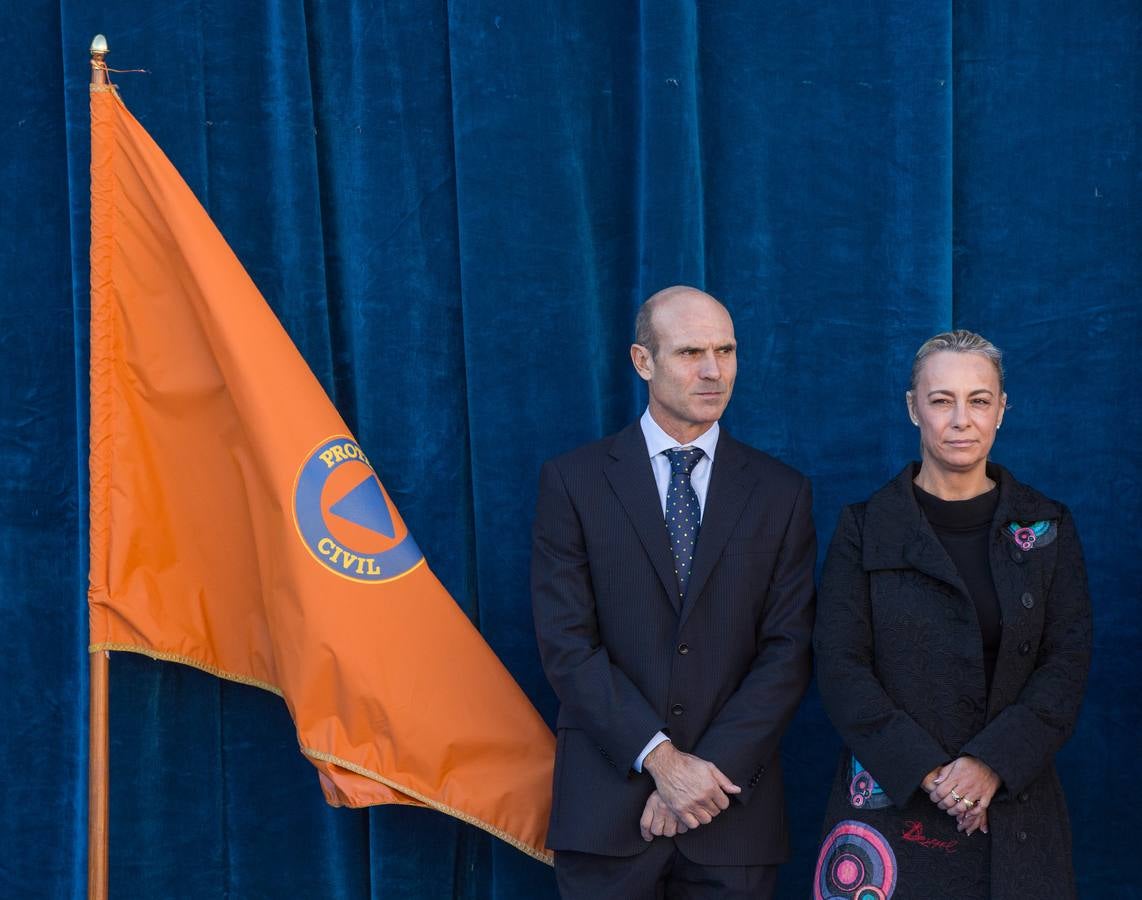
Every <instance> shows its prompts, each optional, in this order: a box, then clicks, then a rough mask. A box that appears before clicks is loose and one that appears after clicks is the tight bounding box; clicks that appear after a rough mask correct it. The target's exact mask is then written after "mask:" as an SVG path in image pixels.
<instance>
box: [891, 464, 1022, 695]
mask: <svg viewBox="0 0 1142 900" xmlns="http://www.w3.org/2000/svg"><path fill="white" fill-rule="evenodd" d="M912 487H913V490H914V491H915V493H916V502H917V503H919V504H920V509H921V510H922V511H923V513H924V517H925V518H926V519H927V520H928V523H929V524H930V525H931V526H932V530H933V531H935V532H936V537H938V538H939V539H940V543H941V544H943V546H944V549H945V550H946V551H947V553H948V556H950V557H951V558H952V562H953V563H955V565H956V571H957V572H959V575H960V578H962V579H963V582H964V585H965V586H966V587H967V589H968V594H969V595H970V596H971V599H972V602H973V603H974V604H975V613H976V617H977V618H978V619H979V630H980V636H981V638H982V639H983V666H984V672H985V673H986V675H987V690H988V693H989V694H990V692H991V678H992V676H993V675H994V674H995V660H996V657H997V656H998V654H999V640H1000V636H1001V634H1002V627H1001V625H1000V614H999V596H998V595H997V594H996V593H995V582H994V581H992V578H991V562H990V560H989V557H988V542H989V540H990V537H991V522H992V519H993V518H994V516H995V508H996V506H997V505H998V504H999V490H998V488H992V489H991V490H990V491H987V492H986V493H983V494H980V495H979V496H978V497H972V498H971V499H970V500H941V499H940V498H939V497H937V496H935V495H933V494H929V493H928V492H927V491H925V490H923V489H921V488H920V487H917V486H916V485H915V484H913V485H912Z"/></svg>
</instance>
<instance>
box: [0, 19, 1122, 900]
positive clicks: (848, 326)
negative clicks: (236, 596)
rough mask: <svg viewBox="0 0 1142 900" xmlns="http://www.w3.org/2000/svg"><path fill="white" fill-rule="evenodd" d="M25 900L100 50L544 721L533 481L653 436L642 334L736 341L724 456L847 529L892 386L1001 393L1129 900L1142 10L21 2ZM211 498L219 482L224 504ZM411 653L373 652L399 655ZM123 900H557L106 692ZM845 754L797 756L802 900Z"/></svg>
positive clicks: (19, 823)
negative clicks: (943, 344)
mask: <svg viewBox="0 0 1142 900" xmlns="http://www.w3.org/2000/svg"><path fill="white" fill-rule="evenodd" d="M0 10H3V12H4V13H6V15H4V16H3V17H0V21H4V22H5V23H6V25H5V31H6V34H7V36H8V37H7V39H6V40H5V42H4V46H5V54H6V57H7V62H8V65H7V66H6V80H7V83H8V85H9V89H8V99H7V100H6V101H5V102H4V104H3V105H2V109H0V138H2V140H3V146H4V152H3V153H2V154H0V178H2V184H3V191H4V199H3V202H2V207H0V208H2V210H3V215H2V217H0V234H2V236H3V241H2V249H0V284H3V286H4V290H3V295H2V300H0V317H2V318H0V323H2V325H0V348H2V351H3V352H0V373H2V377H0V399H2V406H0V510H2V517H0V611H2V614H3V617H2V619H0V621H2V622H3V625H4V638H5V652H4V654H3V656H2V657H0V684H2V685H3V687H2V690H0V698H2V699H0V702H2V704H3V705H2V707H0V713H2V717H3V718H2V721H3V723H4V727H3V732H2V737H0V762H2V764H3V770H4V772H5V778H4V781H5V785H4V788H3V792H2V796H3V798H4V802H3V807H2V813H3V814H2V815H0V847H3V851H2V853H0V895H3V896H5V897H73V896H81V895H82V893H83V886H84V853H85V837H84V823H85V816H86V799H85V767H86V728H87V715H86V694H87V659H86V652H85V648H86V610H85V606H84V592H85V583H86V556H85V553H86V551H85V546H86V489H87V486H86V468H85V467H86V427H87V422H86V404H87V399H86V329H87V324H86V316H87V308H88V300H87V259H86V254H87V234H88V231H87V227H88V226H87V222H88V194H87V190H88V188H87V165H88V114H87V87H86V84H87V80H88V70H87V64H86V59H87V57H86V51H87V47H88V44H89V42H90V40H91V38H92V36H93V35H94V34H95V33H96V32H103V33H105V34H107V36H108V38H109V40H110V43H111V48H112V54H111V56H110V57H109V60H108V62H109V63H110V64H111V65H112V66H113V67H116V68H122V69H134V68H141V69H145V70H146V72H145V73H143V74H122V75H117V76H114V77H115V80H116V81H117V83H118V84H119V85H120V87H121V92H122V95H123V97H124V99H125V100H126V102H127V104H128V106H129V107H130V108H131V109H132V111H133V112H134V114H135V115H136V116H137V117H138V118H139V119H140V120H141V121H142V123H143V124H144V126H145V127H146V128H147V129H148V130H149V131H150V133H151V134H152V135H153V136H154V137H155V139H156V140H157V141H158V142H159V144H160V145H161V146H162V147H163V148H164V149H165V150H166V152H167V154H168V155H169V156H170V158H171V159H172V161H173V162H174V163H175V165H176V166H178V167H179V169H180V170H181V171H182V173H183V175H184V176H185V177H186V179H187V181H188V182H189V183H190V185H191V186H192V188H194V190H195V191H196V192H197V194H198V195H199V197H200V198H201V199H202V201H203V202H204V204H205V205H206V206H207V208H208V209H209V211H210V213H211V215H212V216H213V217H214V220H215V221H216V223H217V224H218V226H219V227H220V228H221V230H222V232H223V233H224V234H225V235H226V236H227V238H228V239H229V241H230V242H231V244H232V246H233V247H234V249H235V251H236V252H237V254H238V256H239V257H240V258H241V259H242V260H243V261H244V263H245V265H246V266H247V268H248V269H249V271H250V273H251V275H252V276H253V278H254V280H255V281H256V282H257V284H258V286H259V287H260V288H261V290H262V291H263V293H264V294H265V296H266V298H267V300H268V301H269V303H270V304H271V305H272V306H273V308H274V310H275V311H276V312H277V313H278V315H279V316H280V317H281V319H282V321H283V322H284V324H285V326H286V328H287V329H288V331H289V333H290V334H291V336H292V337H293V339H294V341H295V342H296V343H297V345H298V347H299V349H300V350H301V352H302V353H303V354H304V356H305V358H306V359H307V360H308V361H309V363H310V365H311V366H312V367H313V369H314V371H315V372H316V373H317V376H318V377H319V378H320V379H321V381H322V382H323V384H324V385H325V386H326V388H327V389H328V391H329V392H330V395H331V396H332V397H333V398H334V401H335V402H336V404H337V406H338V408H339V409H340V410H341V412H342V413H343V414H344V416H345V418H346V419H347V420H348V422H349V424H350V426H351V427H352V428H353V429H354V431H355V433H356V435H357V437H358V438H359V439H360V442H361V444H362V446H364V447H365V448H366V450H367V451H368V453H369V455H370V458H371V459H372V460H373V461H374V463H375V464H376V467H377V469H378V471H379V472H380V474H381V477H382V478H383V479H384V482H385V484H386V486H387V487H388V489H389V491H390V492H391V493H392V495H393V496H394V499H395V500H396V502H397V504H398V506H399V507H400V509H401V511H402V513H403V515H404V517H405V519H406V520H407V521H408V522H409V524H410V527H411V528H412V530H413V532H414V533H415V534H416V537H417V541H418V542H419V544H420V546H421V547H422V548H423V549H424V551H425V553H426V555H427V556H428V558H429V560H430V561H431V563H432V565H433V568H434V569H435V571H436V572H437V573H438V574H439V575H440V576H441V578H442V580H443V581H444V583H445V584H446V586H447V587H448V588H449V589H450V590H451V591H452V594H453V596H455V598H456V599H457V601H458V602H459V603H460V604H461V605H462V606H463V607H464V609H465V610H466V611H467V612H468V613H469V614H470V615H471V616H472V618H473V620H474V621H476V622H477V623H478V625H479V627H480V629H481V630H482V632H483V633H484V635H485V636H486V638H487V639H488V641H489V642H490V644H491V645H492V647H493V648H494V649H495V650H496V652H497V653H498V654H499V655H500V657H501V658H502V659H503V660H504V662H505V663H506V664H507V666H508V667H509V668H510V670H511V671H512V673H513V674H514V675H515V677H516V678H517V679H518V681H519V682H520V684H521V685H522V686H523V688H524V689H525V690H526V691H527V693H528V694H529V695H530V697H531V698H532V699H533V701H534V702H535V703H536V705H537V706H538V707H539V709H540V710H541V711H542V712H543V713H544V714H545V715H546V716H547V717H548V718H549V719H550V718H551V717H552V715H553V713H554V709H555V704H554V700H553V697H552V694H551V692H550V689H549V688H548V687H547V684H546V682H545V680H544V678H543V675H542V672H541V671H540V668H539V664H538V658H537V654H536V650H535V646H534V638H533V634H532V625H531V615H530V611H529V600H528V591H527V560H528V551H529V528H530V517H531V511H532V505H533V502H534V491H535V478H536V474H537V471H538V467H539V464H540V463H541V461H542V460H543V459H545V458H547V457H548V456H551V455H553V454H555V453H557V452H560V451H563V450H565V449H568V448H570V447H572V446H574V445H576V444H578V443H580V442H583V441H586V440H589V439H592V438H594V437H596V436H599V435H602V434H604V433H607V432H609V431H612V430H615V429H617V428H618V427H620V426H621V425H623V424H624V423H626V422H627V421H629V420H631V419H632V418H634V417H635V416H636V415H638V414H639V412H640V411H641V409H642V406H643V403H644V402H645V401H644V397H643V393H642V389H641V386H640V383H639V382H638V381H637V380H636V378H635V377H634V376H633V373H632V372H631V371H630V368H629V365H628V363H627V362H626V348H627V345H628V343H629V342H630V339H631V332H632V325H631V322H632V317H633V314H634V311H635V308H636V306H637V304H638V302H639V301H640V300H641V299H642V298H643V297H645V296H646V295H647V294H649V293H650V292H652V291H653V290H655V289H657V288H659V287H662V286H664V285H667V284H671V283H674V282H680V281H681V282H689V283H693V284H696V285H700V286H702V287H705V288H706V289H708V290H710V291H711V292H713V293H714V294H716V295H717V296H719V297H721V298H723V299H724V300H725V302H726V303H727V304H728V305H729V307H730V309H731V310H732V312H733V314H734V317H735V321H736V325H737V331H738V337H739V340H740V343H741V370H740V375H739V378H738V386H737V390H736V396H735V398H734V400H733V402H732V404H731V406H730V411H729V414H728V417H727V424H728V427H729V428H730V429H731V430H732V431H733V432H734V433H735V434H736V435H737V436H738V437H740V438H743V439H745V440H746V441H748V442H750V443H753V444H756V445H757V446H759V447H762V448H764V449H767V450H769V451H771V452H773V453H775V454H777V455H779V456H782V457H784V458H785V459H786V460H788V461H789V462H791V463H792V464H794V465H796V466H798V467H800V468H801V469H803V470H804V471H806V472H807V473H808V474H810V475H811V477H812V478H813V481H814V485H815V489H816V510H815V514H816V519H817V524H818V529H819V531H820V534H821V538H822V543H827V539H828V537H829V535H830V533H831V531H832V528H833V525H834V523H835V521H836V515H837V511H838V509H839V507H840V506H841V504H842V503H847V502H851V501H854V500H857V499H860V498H863V497H864V496H866V495H867V494H868V493H869V492H870V491H871V490H873V489H874V488H875V487H877V486H878V485H879V484H881V483H882V482H884V481H885V480H886V479H887V478H888V477H890V476H891V475H892V474H894V473H895V472H896V471H897V470H898V469H899V468H900V467H901V466H902V465H903V463H904V462H905V461H906V460H908V459H909V458H911V457H913V456H914V455H915V453H916V446H915V442H916V438H915V433H914V431H913V429H912V427H911V426H910V424H909V423H908V420H907V418H906V416H905V414H904V405H903V391H904V389H905V387H906V381H907V372H908V363H909V359H910V357H911V354H912V353H913V352H914V350H915V348H916V347H917V346H918V344H919V343H920V342H921V341H922V340H923V339H924V338H926V337H927V336H929V335H930V334H932V333H934V332H936V331H938V330H943V329H946V328H949V327H953V326H954V327H968V328H972V329H975V330H978V331H981V332H983V333H984V334H985V335H987V336H988V337H990V338H991V339H993V340H994V341H995V342H996V343H998V344H999V345H1000V346H1001V347H1003V348H1004V349H1005V350H1006V351H1007V354H1008V362H1009V370H1010V371H1009V392H1010V396H1011V399H1012V403H1013V407H1012V409H1011V412H1010V414H1009V415H1008V417H1007V419H1006V421H1005V424H1007V426H1008V427H1007V428H1005V429H1004V430H1003V432H1002V435H1001V438H1000V440H999V442H998V444H997V447H996V449H995V454H994V455H995V457H996V459H997V460H999V461H1001V462H1003V463H1004V464H1006V465H1007V466H1008V467H1009V468H1011V469H1012V470H1013V471H1014V472H1015V474H1016V475H1017V476H1018V477H1019V478H1021V479H1023V480H1025V481H1028V482H1030V483H1031V484H1033V485H1035V486H1037V487H1039V488H1040V489H1042V490H1044V491H1045V492H1047V493H1048V494H1051V495H1053V496H1056V497H1059V498H1060V499H1062V500H1064V501H1065V502H1067V503H1068V504H1069V505H1070V506H1071V507H1072V508H1073V510H1074V512H1075V515H1076V518H1077V521H1078V523H1079V526H1080V529H1081V532H1082V534H1083V536H1084V538H1085V543H1086V548H1087V554H1088V563H1089V568H1090V574H1091V585H1092V590H1093V599H1094V605H1095V612H1096V628H1097V632H1096V648H1095V656H1094V668H1093V672H1092V676H1091V681H1090V686H1089V691H1088V695H1087V701H1086V705H1085V709H1084V712H1083V715H1082V719H1081V721H1080V726H1079V729H1078V733H1077V734H1076V735H1075V737H1074V738H1073V740H1072V741H1071V742H1070V744H1069V745H1068V746H1067V747H1066V748H1065V750H1064V751H1063V753H1062V754H1061V769H1062V773H1063V779H1064V782H1065V785H1066V788H1067V791H1068V796H1069V801H1070V807H1071V815H1072V820H1073V824H1074V827H1075V859H1076V867H1077V870H1078V877H1079V881H1080V884H1081V885H1082V888H1083V893H1084V896H1087V897H1139V896H1142V888H1140V887H1139V882H1138V880H1137V876H1136V873H1137V865H1136V861H1135V853H1136V850H1135V843H1136V835H1137V833H1138V830H1139V826H1140V825H1142V822H1140V816H1139V814H1138V812H1137V809H1138V801H1137V784H1136V782H1137V778H1136V776H1135V774H1134V772H1135V763H1136V762H1137V759H1136V758H1137V751H1138V746H1139V734H1140V726H1142V716H1140V714H1139V711H1138V703H1137V691H1138V688H1139V675H1138V673H1139V666H1138V663H1137V662H1136V659H1137V657H1136V648H1137V645H1138V643H1139V638H1140V637H1142V635H1140V628H1139V618H1138V616H1137V612H1136V610H1137V600H1138V596H1139V588H1140V586H1142V577H1140V575H1142V564H1140V562H1139V559H1140V554H1139V551H1138V546H1139V538H1138V532H1137V522H1138V520H1139V516H1140V514H1142V508H1140V506H1142V505H1140V503H1139V487H1140V474H1142V473H1140V459H1139V450H1138V448H1139V444H1140V443H1142V403H1140V401H1139V396H1140V392H1139V390H1138V388H1137V385H1136V384H1135V381H1136V379H1137V374H1138V368H1137V363H1136V360H1135V354H1136V352H1137V347H1138V345H1139V338H1140V337H1142V334H1140V331H1142V329H1140V321H1139V320H1140V315H1139V308H1140V307H1139V301H1140V299H1142V291H1140V278H1139V275H1140V269H1142V259H1140V254H1139V248H1140V247H1142V169H1140V165H1139V141H1140V128H1139V126H1140V124H1142V121H1140V120H1142V115H1140V110H1142V78H1140V72H1142V63H1140V60H1142V56H1140V51H1142V46H1140V44H1142V7H1140V5H1139V3H1138V0H1088V2H1085V3H1081V4H1077V3H1071V2H1065V0H1037V2H1011V3H987V2H983V0H954V2H951V3H948V2H943V3H930V2H916V0H858V2H849V0H845V2H839V0H825V2H820V0H783V2H773V3H757V2H752V0H717V2H709V3H694V2H681V0H640V2H637V3H636V2H615V0H496V2H491V0H465V2H455V0H453V2H445V0H435V2H430V0H420V2H414V0H388V2H382V0H331V2H317V0H269V2H257V3H255V2H237V0H166V2H161V3H158V2H156V3H149V4H141V3H138V2H137V0H136V2H131V0H106V2H103V3H99V4H92V3H90V2H80V0H61V2H59V3H47V2H44V0H25V2H20V3H16V2H14V0H0ZM203 489H204V490H208V489H209V485H203ZM395 640H399V635H377V652H378V653H383V652H385V646H386V644H387V643H388V642H390V641H395ZM111 678H112V686H111V706H112V747H111V750H112V772H111V776H112V818H111V886H112V896H114V897H194V898H199V897H201V898H215V897H235V898H239V897H240V898H255V897H266V898H276V897H284V896H304V897H330V898H363V897H378V898H379V897H385V898H394V897H398V898H399V897H409V898H436V897H441V898H445V897H463V898H484V897H495V898H517V897H518V898H538V897H549V896H553V895H554V885H553V879H552V876H551V872H550V870H549V869H547V868H546V867H544V866H542V865H541V864H539V863H536V862H533V861H532V860H530V859H528V858H526V857H524V856H523V855H522V854H519V853H518V852H517V851H515V850H512V849H511V848H509V847H507V846H506V845H503V844H501V843H499V842H497V841H495V840H494V839H492V838H489V837H488V836H486V835H484V834H483V833H482V832H477V831H475V830H473V829H471V828H469V827H467V826H464V825H461V824H459V823H457V822H455V821H453V820H451V819H448V818H446V817H444V816H441V815H439V814H436V813H432V812H427V811H423V810H415V809H394V808H379V809H374V810H369V811H346V810H333V809H329V808H326V807H325V806H324V805H323V803H322V800H321V794H320V791H319V789H318V786H317V783H316V777H315V775H314V773H313V771H312V769H311V767H310V766H309V765H308V763H306V762H305V761H304V760H303V759H302V758H301V756H300V755H299V753H298V752H297V746H296V741H295V739H294V736H293V732H292V729H291V726H290V723H289V720H288V717H287V715H286V711H285V708H284V705H283V704H282V703H281V702H280V701H279V700H278V699H277V698H276V697H274V696H271V695H268V694H264V693H261V692H259V691H258V690H256V689H254V688H248V687H243V686H238V685H234V684H230V683H225V682H222V681H218V680H215V679H213V678H210V677H208V676H205V675H202V674H201V673H198V672H196V671H192V670H189V669H185V668H182V667H179V666H177V665H170V664H160V663H154V662H151V661H149V660H147V659H145V658H137V657H133V656H130V655H128V654H120V655H116V656H115V657H114V658H113V660H112V665H111ZM837 747H838V742H837V738H836V737H835V735H834V733H833V731H832V728H831V727H830V726H829V724H828V722H827V720H826V719H825V717H824V715H823V713H822V712H821V709H820V705H819V702H818V701H817V699H816V697H815V694H813V693H812V692H811V693H810V696H809V697H808V698H807V699H806V701H805V703H804V705H803V707H802V710H801V712H800V713H799V715H798V717H797V719H796V721H795V723H794V725H793V727H792V728H791V730H790V733H789V735H788V737H787V739H786V741H785V750H784V752H785V754H786V756H787V760H786V766H787V772H788V776H789V781H790V791H789V796H790V798H791V802H792V809H791V815H792V822H793V829H794V860H793V862H792V863H791V864H790V865H788V866H786V867H785V869H784V870H783V874H782V882H781V896H782V897H787V898H800V897H804V896H806V894H807V893H808V890H809V888H808V885H809V880H810V876H811V872H812V864H813V860H814V857H815V849H816V840H817V837H818V826H819V823H820V816H821V812H822V809H823V804H824V798H825V794H826V791H827V786H828V782H829V779H830V777H831V774H832V765H833V761H834V759H835V753H836V752H837Z"/></svg>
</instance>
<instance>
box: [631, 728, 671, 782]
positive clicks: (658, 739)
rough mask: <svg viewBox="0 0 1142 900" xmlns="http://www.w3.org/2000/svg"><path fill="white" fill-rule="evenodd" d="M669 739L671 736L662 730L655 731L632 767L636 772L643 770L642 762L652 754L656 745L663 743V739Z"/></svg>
mask: <svg viewBox="0 0 1142 900" xmlns="http://www.w3.org/2000/svg"><path fill="white" fill-rule="evenodd" d="M668 740H670V738H668V737H667V736H666V735H665V734H663V733H662V732H661V731H656V732H655V733H654V737H652V738H651V739H650V740H649V741H647V744H646V746H645V747H643V748H642V753H640V754H639V755H638V759H636V760H635V761H634V766H633V767H632V768H633V769H634V770H635V771H636V772H641V771H642V762H643V760H644V759H646V757H647V756H649V755H650V751H651V750H653V749H654V748H655V747H657V746H658V745H659V744H661V743H662V742H663V741H668Z"/></svg>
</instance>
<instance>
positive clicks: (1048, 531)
mask: <svg viewBox="0 0 1142 900" xmlns="http://www.w3.org/2000/svg"><path fill="white" fill-rule="evenodd" d="M1058 532H1059V526H1058V524H1057V523H1056V522H1055V521H1053V520H1051V519H1042V520H1040V521H1038V522H1029V523H1028V522H1008V523H1007V533H1008V534H1009V535H1011V539H1012V540H1013V541H1015V544H1016V546H1017V547H1019V549H1020V550H1034V549H1037V548H1040V547H1046V546H1047V545H1048V544H1049V543H1051V541H1053V540H1054V539H1055V536H1056V535H1057V534H1058Z"/></svg>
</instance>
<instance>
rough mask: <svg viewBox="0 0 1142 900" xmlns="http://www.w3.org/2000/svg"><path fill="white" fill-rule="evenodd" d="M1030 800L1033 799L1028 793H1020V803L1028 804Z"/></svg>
mask: <svg viewBox="0 0 1142 900" xmlns="http://www.w3.org/2000/svg"><path fill="white" fill-rule="evenodd" d="M1030 799H1031V798H1030V797H1029V796H1028V794H1027V792H1026V791H1020V792H1019V802H1020V803H1026V802H1027V801H1028V800H1030Z"/></svg>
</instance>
